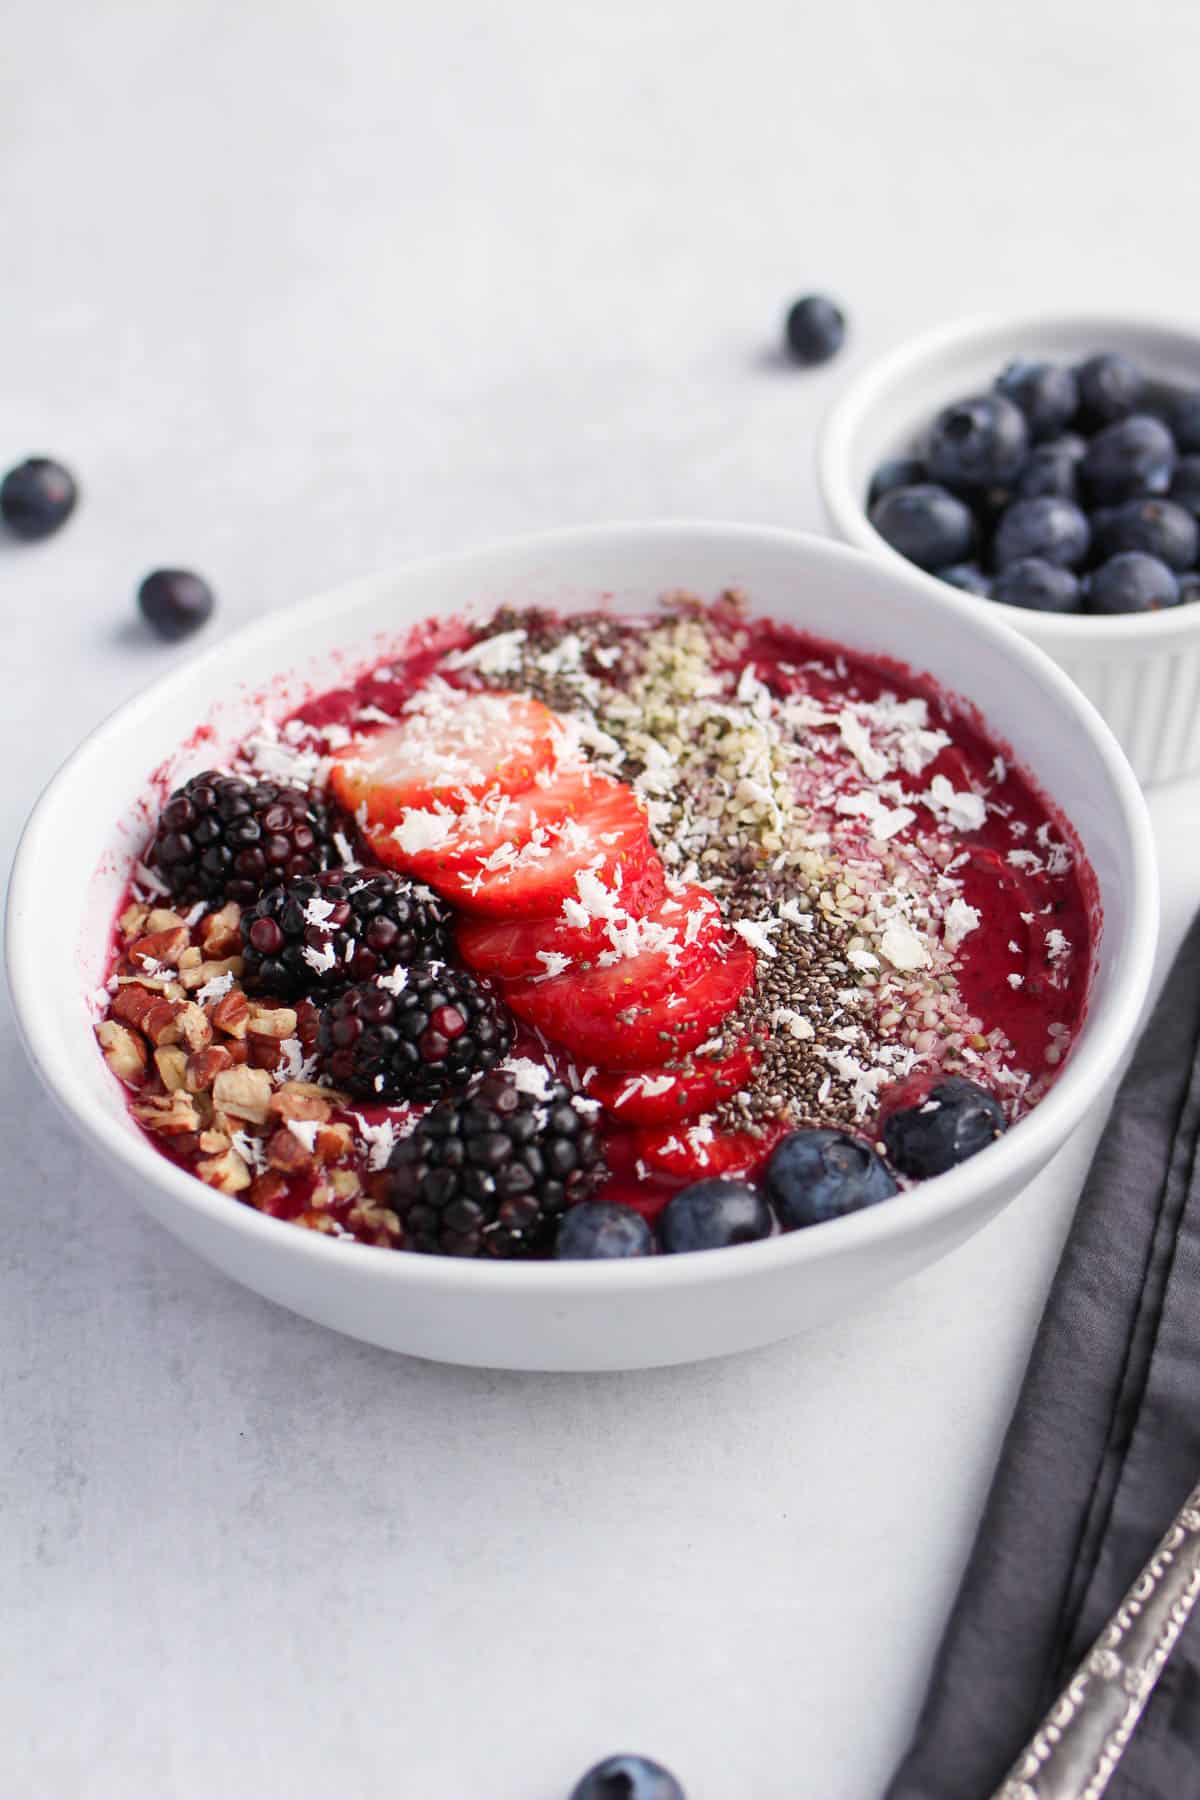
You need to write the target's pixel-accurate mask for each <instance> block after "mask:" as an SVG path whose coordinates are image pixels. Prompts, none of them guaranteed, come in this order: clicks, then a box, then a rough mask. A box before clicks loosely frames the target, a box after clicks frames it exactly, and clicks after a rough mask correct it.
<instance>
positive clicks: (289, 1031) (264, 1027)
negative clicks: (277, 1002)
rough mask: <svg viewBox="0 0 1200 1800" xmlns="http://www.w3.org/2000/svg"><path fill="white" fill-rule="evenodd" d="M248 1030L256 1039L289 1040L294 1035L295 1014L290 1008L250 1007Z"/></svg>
mask: <svg viewBox="0 0 1200 1800" xmlns="http://www.w3.org/2000/svg"><path fill="white" fill-rule="evenodd" d="M248 1029H249V1030H250V1031H251V1032H252V1033H253V1034H254V1035H255V1036H256V1037H269V1038H290V1037H295V1035H296V1014H295V1010H294V1008H292V1007H290V1006H277V1007H273V1008H272V1007H266V1006H254V1005H253V1004H252V1005H251V1007H250V1020H249V1026H248Z"/></svg>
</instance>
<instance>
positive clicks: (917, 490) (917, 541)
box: [870, 482, 975, 569]
mask: <svg viewBox="0 0 1200 1800" xmlns="http://www.w3.org/2000/svg"><path fill="white" fill-rule="evenodd" d="M870 519H871V523H872V525H873V526H874V527H875V529H876V531H877V532H878V533H879V535H880V537H882V538H886V539H887V541H888V543H889V544H890V545H891V546H892V549H893V550H898V551H899V552H900V554H901V556H906V557H907V558H908V560H909V562H915V563H919V564H920V566H921V568H923V569H941V568H945V567H946V566H947V565H948V564H950V563H957V562H962V561H963V560H964V558H965V557H967V556H969V555H970V553H971V548H972V546H973V544H974V542H975V521H974V519H973V518H972V516H971V510H970V508H969V507H967V506H964V504H963V502H962V501H961V500H959V499H958V498H957V497H956V496H955V495H954V494H948V493H947V492H946V490H945V488H943V487H935V486H934V485H933V484H932V483H931V482H922V483H920V484H919V485H918V486H917V487H905V488H893V489H892V490H891V492H890V493H888V494H885V495H884V496H883V498H882V500H877V501H876V502H875V505H874V506H873V507H872V508H871V513H870Z"/></svg>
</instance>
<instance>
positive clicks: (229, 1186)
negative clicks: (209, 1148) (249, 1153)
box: [196, 1150, 250, 1194]
mask: <svg viewBox="0 0 1200 1800" xmlns="http://www.w3.org/2000/svg"><path fill="white" fill-rule="evenodd" d="M196 1173H197V1175H198V1176H199V1177H200V1179H201V1181H207V1183H208V1185H209V1187H215V1188H219V1189H220V1191H221V1193H223V1194H240V1193H241V1192H242V1190H243V1189H244V1188H248V1187H249V1186H250V1171H249V1169H248V1168H247V1167H246V1165H245V1163H244V1162H243V1161H242V1158H241V1157H240V1156H239V1155H238V1153H237V1151H236V1150H224V1151H222V1152H221V1154H220V1155H219V1156H209V1157H205V1158H204V1159H203V1160H202V1161H200V1162H198V1163H197V1164H196Z"/></svg>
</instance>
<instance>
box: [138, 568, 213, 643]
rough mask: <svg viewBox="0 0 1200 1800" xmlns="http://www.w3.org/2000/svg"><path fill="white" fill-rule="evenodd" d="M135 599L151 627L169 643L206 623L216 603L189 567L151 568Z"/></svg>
mask: <svg viewBox="0 0 1200 1800" xmlns="http://www.w3.org/2000/svg"><path fill="white" fill-rule="evenodd" d="M137 601H138V608H139V610H140V611H141V614H142V617H143V618H144V619H145V621H146V623H147V625H149V626H150V628H151V630H153V631H156V632H157V633H158V635H159V637H161V638H166V639H167V640H168V642H171V643H174V642H177V641H178V640H179V639H180V638H185V637H189V636H190V635H191V633H192V632H193V631H198V630H199V629H200V627H201V625H205V624H207V622H208V620H209V619H211V618H212V615H213V608H214V607H215V606H216V599H215V598H214V595H213V591H212V589H211V588H210V587H209V585H208V583H207V581H205V580H203V579H202V578H201V577H200V576H199V575H194V574H193V573H192V571H191V570H190V569H155V570H153V571H152V572H151V574H149V575H147V577H146V579H145V580H144V581H143V582H142V585H141V586H140V587H139V589H138V596H137Z"/></svg>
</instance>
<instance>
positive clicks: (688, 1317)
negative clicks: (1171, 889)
mask: <svg viewBox="0 0 1200 1800" xmlns="http://www.w3.org/2000/svg"><path fill="white" fill-rule="evenodd" d="M977 706H978V710H976V708H977ZM148 771H153V773H152V774H149V775H148ZM85 794H86V795H87V804H86V807H85V806H83V804H82V796H84V795H85ZM101 794H103V795H105V796H106V797H107V799H108V805H107V817H104V816H102V812H103V810H104V809H102V808H101V807H100V806H99V805H98V803H97V802H98V797H99V796H100V795H101ZM49 867H53V868H54V869H55V883H54V886H53V891H52V894H48V893H47V891H46V882H45V870H46V869H47V868H49ZM1155 917H1156V895H1155V884H1154V874H1153V859H1152V851H1151V848H1150V843H1149V837H1148V827H1147V824H1146V820H1145V816H1144V810H1143V807H1142V803H1141V800H1140V797H1139V795H1138V794H1137V790H1136V786H1135V784H1134V782H1133V779H1132V776H1131V775H1130V773H1129V771H1128V768H1127V767H1126V765H1125V764H1124V762H1123V760H1122V758H1121V757H1120V754H1119V752H1118V751H1117V750H1116V747H1115V745H1114V744H1113V743H1112V741H1111V739H1110V737H1109V736H1108V734H1107V732H1106V730H1105V728H1104V726H1103V725H1102V724H1101V723H1100V721H1099V720H1098V719H1097V718H1096V717H1095V715H1094V714H1093V713H1092V712H1091V711H1090V709H1089V708H1088V706H1087V704H1086V702H1084V701H1082V700H1081V699H1080V698H1079V697H1078V695H1077V694H1075V693H1074V691H1073V690H1072V689H1071V687H1070V684H1069V683H1067V682H1066V681H1065V680H1064V679H1063V678H1062V677H1061V676H1060V675H1059V674H1058V672H1057V671H1056V670H1054V668H1053V667H1052V666H1051V665H1050V664H1049V663H1048V662H1047V661H1046V659H1045V658H1044V657H1042V656H1041V655H1040V654H1039V653H1038V652H1037V651H1036V650H1033V649H1031V648H1030V647H1029V646H1028V645H1024V644H1022V643H1021V642H1020V641H1019V640H1017V639H1016V638H1014V637H1013V636H1012V635H1011V634H1009V633H1008V632H1006V631H1005V630H1004V629H1003V628H998V627H996V626H995V625H993V624H992V623H991V622H990V621H988V620H987V619H985V618H981V617H980V616H979V613H978V610H977V609H975V608H973V607H972V605H971V603H970V602H969V601H968V600H967V599H965V598H964V597H963V596H961V595H956V594H953V593H951V594H948V595H947V596H945V597H943V596H940V595H937V596H934V597H930V596H929V595H928V594H927V593H926V592H925V591H924V590H923V588H922V586H921V584H920V582H919V581H917V580H914V579H911V578H909V577H907V576H906V575H905V574H903V573H893V572H891V571H889V570H885V569H882V568H879V567H878V566H876V565H874V564H872V563H871V562H870V561H869V560H868V559H866V558H864V557H862V556H859V555H857V554H855V553H853V552H848V551H845V550H841V549H839V548H838V547H836V546H833V545H828V544H824V543H821V542H819V541H816V540H809V539H804V538H802V537H797V536H792V535H789V534H784V533H776V532H769V531H755V530H738V529H736V528H725V527H700V526H678V527H673V526H661V527H653V526H648V527H640V528H639V527H613V528H608V529H605V530H597V531H593V532H575V533H564V534H560V535H556V536H551V537H546V538H541V539H534V540H530V541H528V542H526V543H517V544H513V545H509V546H501V547H500V548H498V549H495V550H490V551H482V552H479V553H476V554H473V555H467V556H461V557H455V558H447V559H443V560H441V561H437V562H433V563H428V564H425V565H420V566H417V567H414V568H412V569H410V570H405V571H402V572H401V573H400V574H398V575H396V576H393V577H385V578H381V579H379V580H377V581H372V582H369V583H365V584H363V585H361V586H359V587H358V588H355V589H351V590H349V591H348V592H344V593H342V594H340V595H335V596H332V597H330V598H328V599H324V600H319V601H316V602H312V603H310V604H309V605H308V606H307V607H304V608H300V609H297V610H295V611H293V612H292V613H290V614H289V615H287V616H286V617H283V618H280V619H277V620H269V621H266V622H265V623H264V624H262V625H260V626H258V627H255V628H253V629H252V630H251V631H249V632H247V633H243V634H242V636H241V637H240V639H236V640H234V641H233V642H232V643H230V644H228V645H225V646H220V647H218V648H217V649H215V650H214V651H212V652H211V653H210V654H209V655H208V656H206V657H204V658H202V659H199V660H198V661H197V662H196V663H193V664H192V665H191V666H190V667H189V668H187V669H185V670H183V671H180V672H179V673H177V674H176V675H174V676H172V677H170V678H168V680H167V681H166V682H164V683H160V684H159V685H158V686H157V687H155V688H153V689H151V690H150V691H149V692H148V693H147V694H145V695H143V696H142V697H141V698H140V699H138V700H136V701H135V702H133V703H132V704H131V705H130V706H129V707H127V708H125V709H124V710H123V712H122V713H120V714H118V715H117V716H116V718H114V719H113V720H111V721H110V722H109V723H108V724H107V725H106V726H104V727H102V728H101V730H100V731H99V732H98V733H97V734H96V735H95V736H94V737H93V738H92V739H91V740H89V742H88V743H87V744H85V746H84V747H83V748H82V750H81V751H80V752H78V753H77V756H76V757H75V758H74V759H73V760H72V762H71V763H69V764H68V765H67V767H66V769H64V771H63V772H62V773H61V774H60V775H59V776H58V777H57V778H56V781H55V782H54V783H53V784H52V786H51V788H50V789H49V790H48V792H47V795H46V796H45V797H44V798H43V800H42V802H41V804H40V805H39V808H38V810H37V812H36V813H35V815H34V818H33V820H32V821H31V823H30V827H29V829H28V833H27V836H26V839H25V842H24V844H23V847H22V851H21V855H20V858H19V863H18V868H17V871H16V875H15V877H14V883H13V888H12V893H11V898H10V913H9V958H10V970H11V973H12V979H13V987H14V993H15V995H16V999H17V1005H18V1012H19V1015H20V1018H21V1023H22V1027H23V1029H24V1032H25V1035H26V1039H27V1042H28V1044H29V1047H30V1050H31V1053H32V1055H33V1058H34V1061H35V1063H36V1064H37V1066H38V1068H39V1070H40V1071H41V1072H42V1074H43V1076H44V1077H45V1079H46V1080H47V1082H48V1084H49V1086H50V1088H51V1091H52V1092H53V1093H54V1094H55V1096H56V1097H57V1098H58V1099H60V1101H62V1102H63V1104H64V1105H65V1106H66V1107H67V1109H68V1111H69V1112H70V1113H71V1114H72V1116H73V1117H74V1118H75V1119H76V1120H77V1121H78V1122H80V1123H81V1124H82V1125H83V1127H84V1129H85V1131H86V1132H87V1134H88V1135H89V1137H90V1138H92V1139H93V1140H94V1141H95V1142H96V1143H97V1144H98V1146H99V1147H100V1148H102V1149H103V1151H104V1152H105V1153H106V1155H107V1156H108V1158H109V1160H110V1162H113V1163H115V1164H116V1165H117V1166H118V1167H119V1168H120V1169H121V1170H122V1172H123V1173H125V1174H128V1175H132V1176H133V1177H134V1181H135V1184H136V1191H137V1192H138V1195H139V1197H140V1198H141V1199H143V1201H144V1202H145V1203H146V1204H147V1205H148V1207H149V1209H150V1210H151V1212H152V1213H153V1214H154V1215H155V1216H156V1217H158V1218H159V1219H160V1220H161V1221H162V1222H163V1223H165V1224H166V1225H167V1226H168V1227H169V1228H170V1229H171V1230H173V1231H174V1232H175V1233H176V1234H177V1235H178V1236H180V1237H181V1238H183V1239H184V1241H186V1242H188V1243H190V1244H192V1245H193V1246H194V1247H195V1248H197V1249H198V1250H199V1251H200V1252H201V1253H202V1254H203V1255H205V1256H207V1257H208V1258H209V1259H210V1260H212V1261H213V1262H215V1263H217V1264H218V1266H220V1267H222V1268H223V1269H225V1270H227V1271H228V1272H229V1273H230V1274H232V1275H234V1276H235V1277H236V1278H237V1279H240V1280H243V1281H244V1282H246V1283H247V1285H249V1286H251V1287H254V1288H256V1289H257V1290H258V1291H259V1292H261V1293H264V1294H266V1295H267V1296H268V1297H270V1298H273V1299H276V1300H279V1301H281V1302H282V1303H284V1304H286V1305H289V1306H292V1307H293V1308H295V1309H296V1310H297V1311H300V1312H302V1313H305V1314H306V1315H308V1316H310V1317H313V1318H316V1319H319V1320H321V1321H322V1322H324V1323H327V1324H329V1325H332V1326H334V1327H335V1328H338V1329H341V1330H343V1331H347V1332H349V1333H351V1334H353V1335H357V1336H360V1337H363V1338H366V1339H368V1340H369V1341H373V1342H376V1343H381V1344H384V1345H387V1346H388V1347H391V1348H394V1349H398V1350H405V1351H409V1352H412V1353H415V1354H421V1355H427V1356H436V1357H443V1358H446V1359H448V1360H455V1361H462V1362H476V1363H482V1364H490V1365H504V1366H512V1367H535V1368H536V1367H541V1368H606V1367H613V1368H615V1367H629V1366H637V1365H641V1364H651V1363H665V1362H672V1361H682V1360H687V1359H690V1358H694V1357H698V1356H705V1355H715V1354H719V1353H721V1352H724V1351H728V1350H732V1349H737V1348H742V1347H746V1346H749V1345H752V1344H757V1343H763V1342H768V1341H770V1340H771V1339H773V1338H776V1337H780V1336H783V1335H787V1334H788V1333H790V1332H793V1331H795V1330H798V1329H801V1328H802V1327H804V1326H805V1325H807V1324H809V1323H813V1322H815V1321H817V1320H819V1319H820V1318H822V1317H827V1316H829V1315H830V1314H832V1313H834V1312H837V1311H840V1310H841V1309H842V1308H843V1307H844V1306H845V1305H847V1304H849V1303H852V1302H853V1301H855V1300H857V1299H859V1298H862V1297H864V1296H865V1295H867V1294H869V1293H870V1292H871V1291H873V1290H875V1289H878V1288H879V1287H881V1286H883V1285H885V1284H887V1283H888V1282H890V1281H892V1280H894V1279H897V1278H898V1277H900V1276H902V1275H903V1274H905V1273H907V1272H910V1271H911V1270H913V1269H915V1268H917V1267H919V1266H921V1265H922V1264H923V1263H925V1262H927V1261H929V1260H930V1259H931V1258H932V1257H934V1256H936V1255H938V1254H940V1253H941V1252H943V1251H944V1250H946V1249H949V1248H951V1247H952V1246H953V1245H954V1244H955V1243H957V1242H958V1241H960V1240H961V1239H962V1238H963V1237H965V1236H966V1235H967V1234H968V1233H969V1232H970V1231H972V1230H973V1229H975V1228H976V1226H977V1225H978V1224H980V1223H982V1222H983V1220H985V1219H986V1218H987V1217H988V1216H989V1215H990V1214H991V1213H992V1212H994V1211H995V1210H996V1209H997V1208H998V1207H999V1206H1000V1205H1001V1204H1003V1202H1004V1201H1005V1200H1006V1199H1008V1198H1010V1197H1011V1196H1012V1195H1013V1194H1014V1193H1015V1192H1017V1191H1018V1190H1019V1189H1020V1188H1021V1187H1022V1186H1023V1185H1024V1184H1025V1183H1026V1182H1027V1181H1028V1179H1029V1178H1030V1176H1031V1175H1032V1174H1033V1173H1035V1172H1036V1171H1037V1170H1038V1169H1039V1168H1040V1167H1041V1166H1042V1165H1043V1164H1044V1163H1045V1162H1046V1160H1047V1159H1048V1157H1049V1156H1050V1155H1051V1154H1052V1153H1053V1151H1054V1150H1055V1149H1056V1148H1057V1146H1058V1145H1059V1144H1060V1143H1061V1142H1062V1140H1063V1138H1064V1137H1065V1135H1066V1134H1067V1133H1068V1132H1069V1131H1070V1129H1071V1128H1072V1126H1073V1125H1074V1124H1075V1123H1076V1122H1077V1120H1078V1119H1079V1118H1080V1116H1081V1115H1082V1113H1083V1112H1084V1111H1085V1110H1086V1108H1087V1107H1088V1105H1089V1104H1090V1103H1092V1101H1093V1100H1094V1095H1095V1090H1096V1086H1097V1083H1098V1082H1100V1081H1102V1080H1103V1079H1104V1078H1105V1077H1106V1076H1107V1075H1108V1074H1109V1073H1110V1072H1111V1070H1112V1068H1113V1066H1114V1064H1115V1062H1116V1060H1117V1058H1118V1057H1119V1055H1120V1053H1121V1051H1122V1049H1123V1047H1124V1046H1125V1044H1126V1043H1127V1041H1128V1039H1129V1037H1130V1034H1131V1032H1132V1030H1133V1028H1134V1025H1135V1023H1136V1019H1137V1015H1138V1011H1139V1008H1140V1005H1141V1001H1142V999H1143V996H1144V991H1145V986H1146V983H1147V980H1148V974H1149V968H1150V962H1151V959H1152V954H1153V946H1154V935H1155ZM51 942H54V943H57V944H58V945H59V950H58V953H57V957H54V956H52V955H50V953H49V945H50V944H51ZM64 942H66V943H68V944H74V945H75V946H77V948H76V953H75V956H74V958H71V957H66V958H64V957H63V955H62V952H61V945H62V944H63V943H64ZM47 971H49V972H47Z"/></svg>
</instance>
